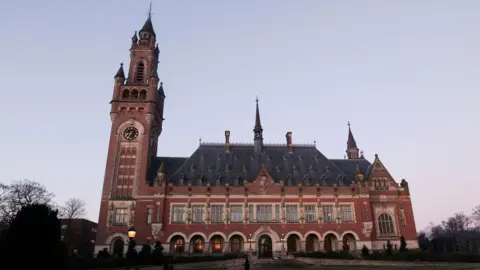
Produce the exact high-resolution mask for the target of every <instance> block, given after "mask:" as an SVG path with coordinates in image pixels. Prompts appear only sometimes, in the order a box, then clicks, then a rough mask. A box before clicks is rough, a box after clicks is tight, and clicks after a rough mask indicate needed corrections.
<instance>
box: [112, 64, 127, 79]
mask: <svg viewBox="0 0 480 270" xmlns="http://www.w3.org/2000/svg"><path fill="white" fill-rule="evenodd" d="M114 78H115V79H117V78H118V79H125V72H124V71H123V63H120V68H119V69H118V71H117V73H116V74H115V76H114Z"/></svg>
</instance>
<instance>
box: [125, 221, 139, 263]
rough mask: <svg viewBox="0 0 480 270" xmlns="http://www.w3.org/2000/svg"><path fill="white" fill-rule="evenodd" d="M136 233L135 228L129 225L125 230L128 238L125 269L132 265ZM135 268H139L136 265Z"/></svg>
mask: <svg viewBox="0 0 480 270" xmlns="http://www.w3.org/2000/svg"><path fill="white" fill-rule="evenodd" d="M136 234H137V232H136V231H135V228H134V227H133V226H132V227H130V228H129V229H128V231H127V235H128V238H129V241H128V250H127V258H128V262H127V270H128V269H130V266H133V265H134V256H135V255H136V254H134V252H135V246H136V243H135V235H136ZM136 268H137V269H139V267H138V266H137V267H136Z"/></svg>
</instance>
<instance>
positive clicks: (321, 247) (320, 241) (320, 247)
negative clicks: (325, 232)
mask: <svg viewBox="0 0 480 270" xmlns="http://www.w3.org/2000/svg"><path fill="white" fill-rule="evenodd" d="M318 245H319V247H318V251H320V252H324V251H325V241H322V240H318Z"/></svg>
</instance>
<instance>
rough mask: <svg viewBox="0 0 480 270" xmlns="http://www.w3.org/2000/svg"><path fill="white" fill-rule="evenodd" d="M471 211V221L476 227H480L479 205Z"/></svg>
mask: <svg viewBox="0 0 480 270" xmlns="http://www.w3.org/2000/svg"><path fill="white" fill-rule="evenodd" d="M472 211H473V213H472V220H473V221H474V222H475V225H476V226H477V227H480V205H477V206H475V208H473V210H472Z"/></svg>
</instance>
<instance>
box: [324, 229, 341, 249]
mask: <svg viewBox="0 0 480 270" xmlns="http://www.w3.org/2000/svg"><path fill="white" fill-rule="evenodd" d="M324 241H325V243H324V249H325V251H326V252H332V251H337V245H338V239H337V237H336V236H335V235H334V234H332V233H330V234H327V235H325V239H324Z"/></svg>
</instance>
